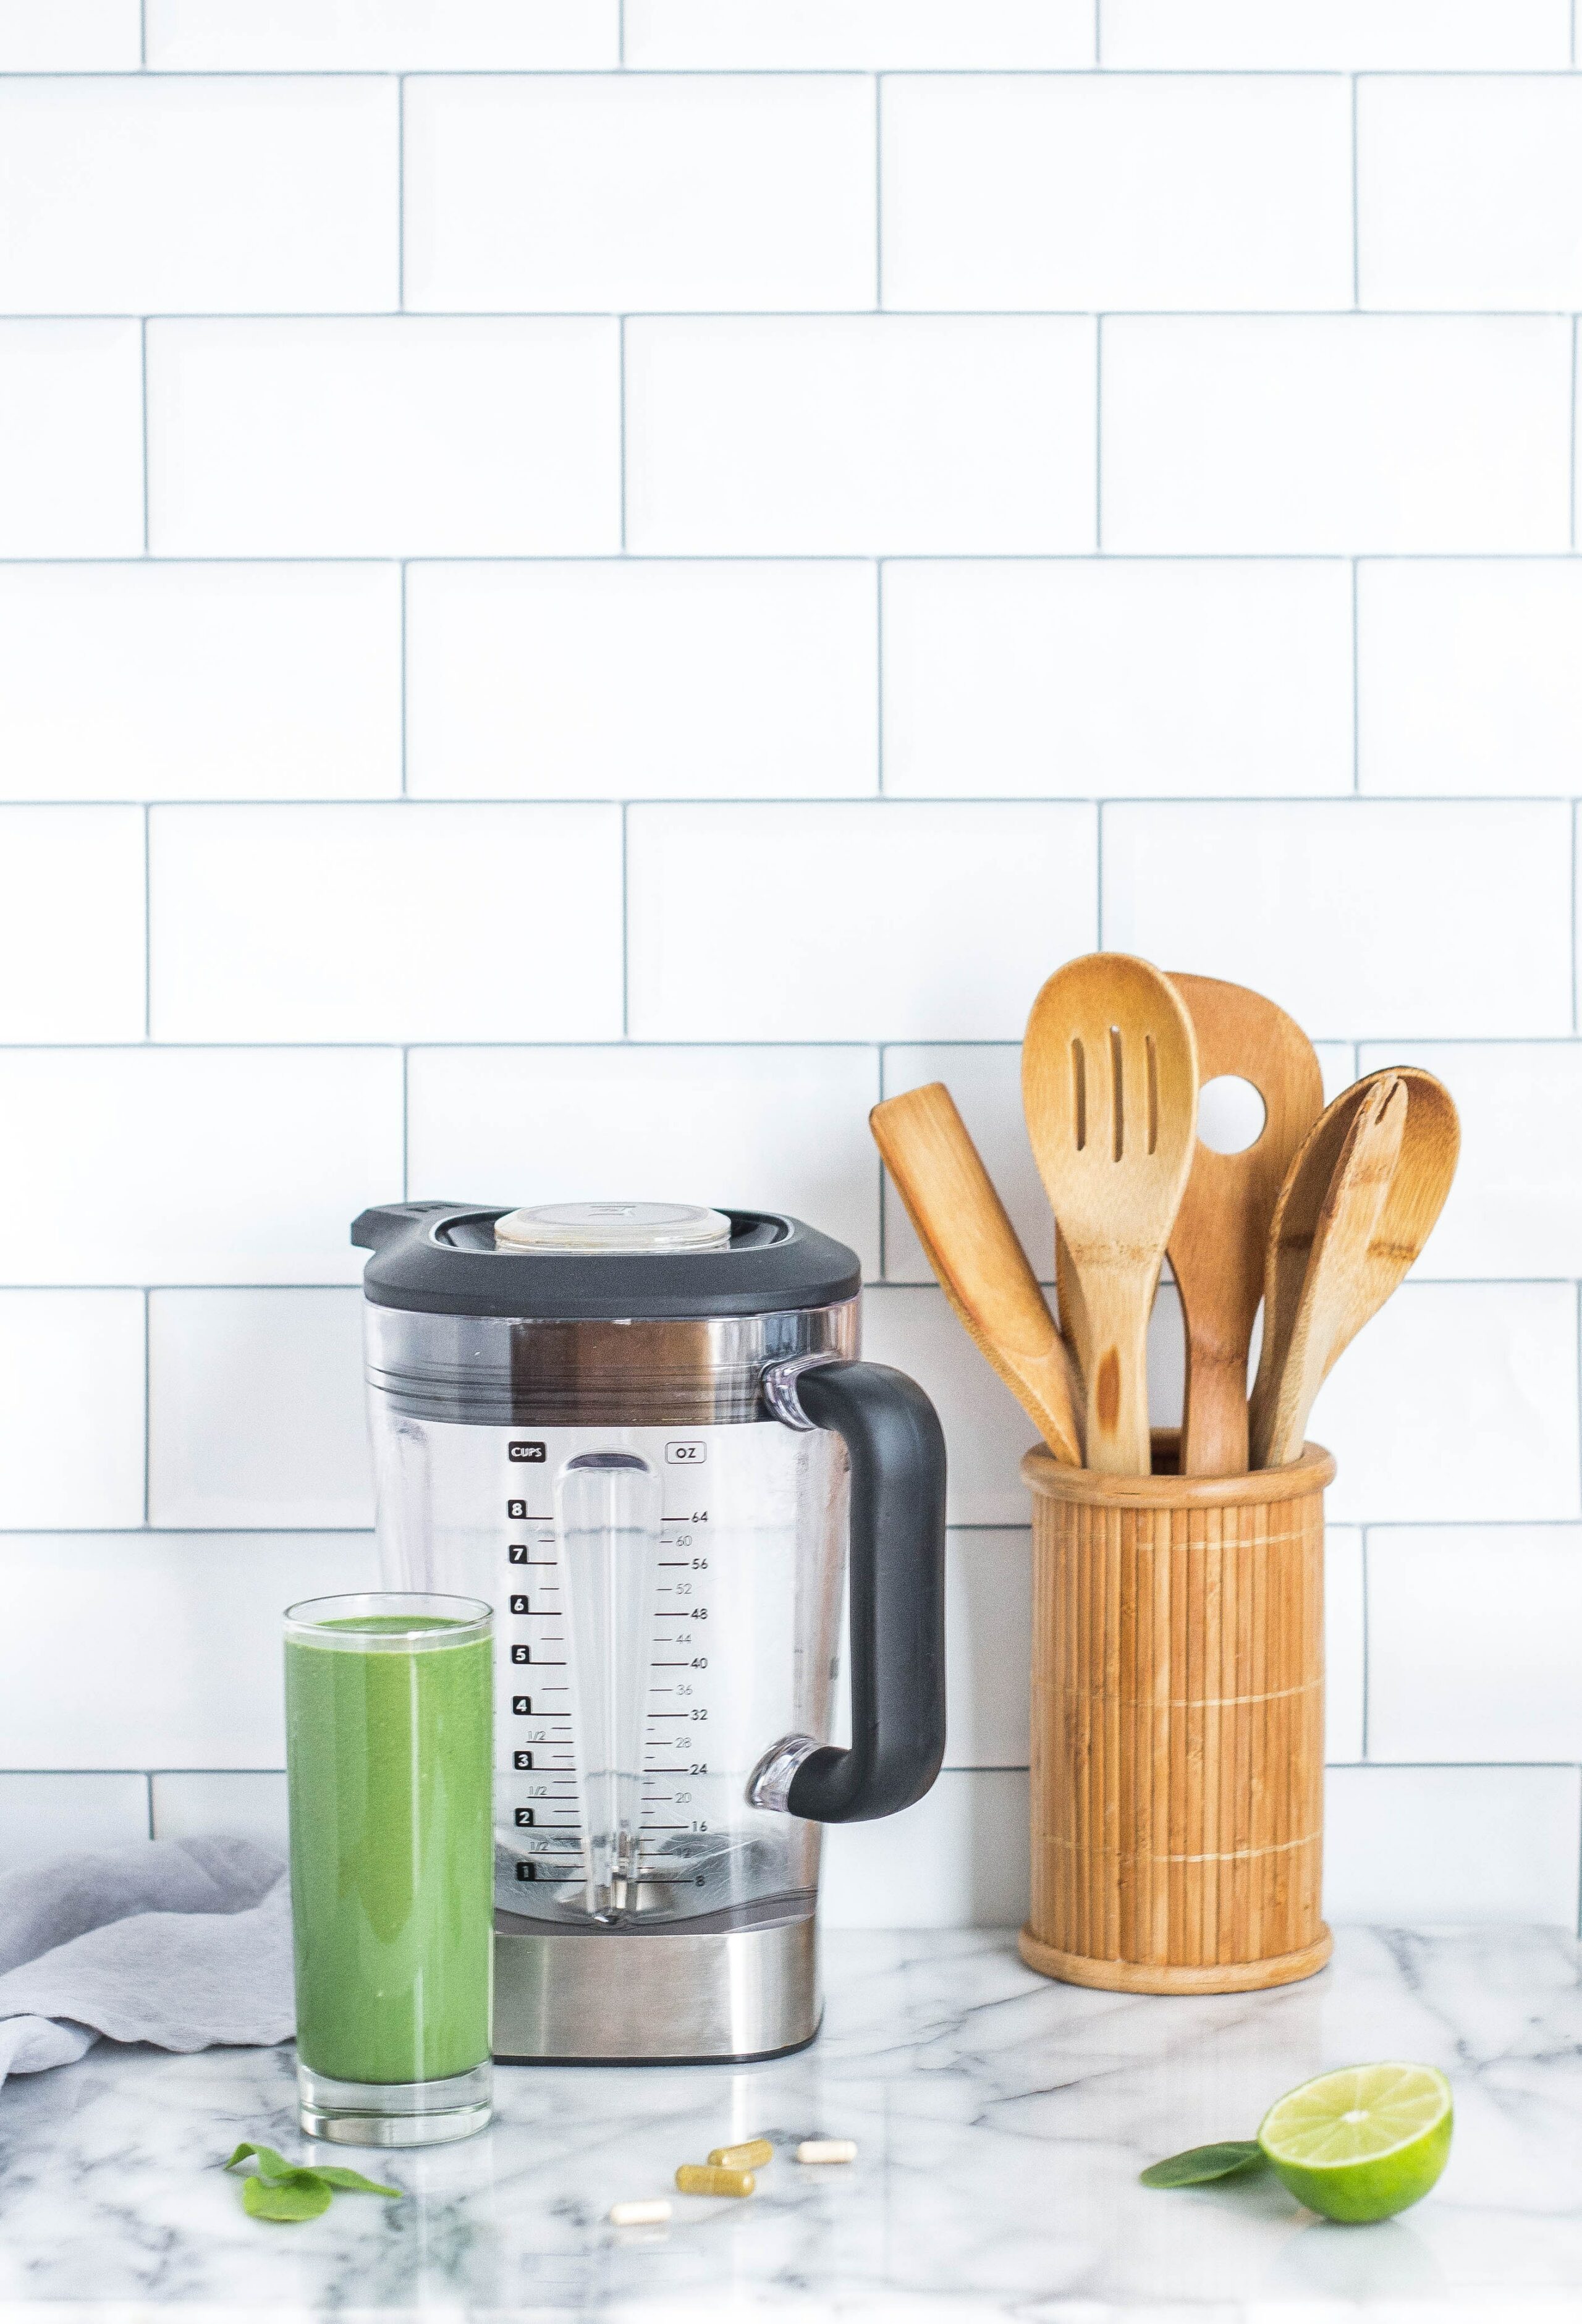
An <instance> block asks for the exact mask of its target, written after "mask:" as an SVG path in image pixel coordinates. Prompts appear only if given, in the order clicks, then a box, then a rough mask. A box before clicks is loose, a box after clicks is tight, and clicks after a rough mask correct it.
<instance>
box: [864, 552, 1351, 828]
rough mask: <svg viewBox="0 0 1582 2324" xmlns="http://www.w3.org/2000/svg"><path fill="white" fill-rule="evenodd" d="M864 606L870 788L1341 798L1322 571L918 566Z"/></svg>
mask: <svg viewBox="0 0 1582 2324" xmlns="http://www.w3.org/2000/svg"><path fill="white" fill-rule="evenodd" d="M882 600H883V608H884V788H885V789H886V791H887V792H891V793H895V794H900V795H904V794H908V793H910V794H912V795H914V796H915V795H927V796H931V797H935V798H972V797H976V796H977V795H979V794H981V793H984V792H989V793H991V794H998V795H1000V796H1002V797H1009V796H1015V797H1033V798H1048V797H1050V795H1051V794H1055V793H1059V792H1067V793H1076V794H1079V795H1082V796H1086V797H1092V796H1094V795H1098V796H1101V797H1107V798H1113V797H1115V796H1124V795H1125V794H1128V793H1131V794H1134V795H1138V796H1141V797H1144V798H1169V797H1172V796H1174V797H1186V798H1190V797H1192V796H1194V795H1197V796H1201V795H1202V794H1203V793H1205V792H1208V793H1210V794H1212V795H1214V796H1216V797H1224V796H1226V795H1234V794H1238V793H1240V794H1245V795H1246V796H1248V797H1254V798H1257V797H1270V798H1272V797H1276V796H1279V795H1281V794H1285V795H1289V794H1290V793H1291V792H1293V791H1294V792H1298V793H1302V792H1306V793H1309V794H1311V793H1314V792H1324V791H1349V790H1350V789H1351V788H1352V686H1351V663H1352V605H1351V576H1350V572H1349V570H1348V568H1347V567H1346V566H1345V565H1343V564H1341V563H1339V562H1323V563H1319V562H1313V563H1310V564H1309V563H1302V562H1296V561H1289V562H1288V561H1284V560H1280V561H1270V562H1262V561H1257V560H1254V559H1248V560H1246V561H1240V560H1227V559H1215V560H1208V559H1205V560H1203V561H1201V562H1193V561H1188V560H1180V559H1174V558H1170V559H1161V560H1158V561H1154V560H1151V559H1147V558H1138V559H1129V558H1115V559H1112V558H1082V559H1069V560H1066V559H1062V560H1060V561H1058V562H1057V561H1052V560H1051V561H1049V562H1042V561H1037V560H1032V559H1028V558H1018V559H1015V560H1007V561H1004V562H999V561H996V560H993V559H986V558H985V559H975V560H973V561H971V562H955V561H947V560H945V559H931V558H919V559H916V560H904V561H901V562H898V563H895V564H891V565H887V566H886V567H884V580H883V591H882ZM1140 672H1145V673H1146V682H1145V683H1141V684H1140V683H1138V677H1139V673H1140Z"/></svg>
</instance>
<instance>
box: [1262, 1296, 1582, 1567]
mask: <svg viewBox="0 0 1582 2324" xmlns="http://www.w3.org/2000/svg"><path fill="white" fill-rule="evenodd" d="M1381 1416H1387V1420H1382V1417H1381ZM1308 1434H1309V1436H1310V1437H1311V1438H1312V1439H1313V1440H1314V1442H1315V1443H1320V1444H1327V1445H1328V1447H1329V1449H1330V1451H1331V1452H1333V1453H1334V1455H1335V1457H1336V1460H1337V1462H1338V1463H1339V1473H1338V1475H1337V1478H1336V1480H1335V1482H1334V1484H1333V1485H1331V1487H1330V1488H1329V1513H1330V1515H1331V1517H1335V1518H1337V1519H1338V1520H1340V1521H1342V1522H1345V1523H1350V1524H1354V1525H1384V1524H1392V1523H1393V1524H1398V1525H1399V1524H1408V1523H1411V1522H1413V1521H1419V1522H1423V1523H1434V1522H1443V1523H1448V1524H1461V1525H1499V1524H1502V1523H1505V1524H1511V1523H1520V1522H1522V1521H1523V1520H1535V1519H1549V1518H1555V1517H1577V1516H1578V1515H1579V1514H1582V1501H1579V1499H1578V1461H1579V1450H1578V1444H1577V1291H1576V1287H1575V1286H1574V1285H1572V1284H1568V1283H1413V1282H1407V1283H1405V1284H1403V1285H1402V1288H1401V1289H1400V1290H1399V1291H1398V1292H1397V1293H1396V1294H1395V1296H1394V1297H1393V1298H1392V1300H1391V1301H1390V1303H1389V1305H1387V1306H1385V1307H1383V1308H1382V1309H1381V1310H1380V1312H1379V1314H1377V1315H1375V1316H1374V1320H1373V1321H1372V1323H1369V1324H1368V1326H1367V1328H1366V1330H1365V1331H1364V1332H1362V1333H1359V1335H1358V1336H1357V1338H1356V1339H1355V1341H1354V1342H1352V1344H1351V1346H1350V1347H1349V1348H1347V1349H1346V1352H1345V1353H1344V1354H1343V1355H1342V1356H1341V1358H1340V1360H1339V1361H1338V1362H1337V1365H1336V1367H1335V1369H1334V1370H1333V1371H1332V1372H1331V1373H1330V1375H1329V1377H1328V1379H1327V1380H1326V1381H1325V1383H1324V1386H1323V1387H1322V1388H1320V1389H1319V1391H1318V1399H1317V1401H1316V1402H1315V1404H1314V1406H1313V1414H1312V1418H1311V1420H1310V1422H1309V1426H1308Z"/></svg>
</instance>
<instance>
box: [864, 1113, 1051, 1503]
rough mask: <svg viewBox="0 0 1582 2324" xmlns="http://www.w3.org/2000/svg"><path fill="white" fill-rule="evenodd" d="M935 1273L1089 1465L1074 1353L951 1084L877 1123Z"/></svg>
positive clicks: (1022, 1390)
mask: <svg viewBox="0 0 1582 2324" xmlns="http://www.w3.org/2000/svg"><path fill="white" fill-rule="evenodd" d="M868 1124H869V1127H870V1128H871V1130H873V1133H874V1143H875V1144H876V1145H877V1147H878V1148H879V1151H880V1153H881V1154H882V1155H883V1156H884V1165H885V1167H886V1169H887V1170H888V1171H889V1173H890V1176H891V1177H892V1178H893V1180H894V1182H895V1185H896V1188H897V1190H898V1192H899V1194H900V1195H901V1199H902V1202H903V1203H905V1204H906V1210H907V1216H908V1217H909V1218H910V1219H911V1222H912V1225H913V1226H914V1227H915V1228H916V1229H917V1236H918V1240H919V1241H920V1242H921V1245H922V1247H923V1250H924V1251H925V1252H926V1253H927V1255H928V1260H929V1264H930V1267H931V1268H933V1270H934V1273H935V1274H936V1275H937V1276H938V1277H939V1286H940V1288H941V1290H942V1291H943V1292H944V1294H945V1296H946V1297H947V1299H948V1300H949V1302H950V1305H951V1306H952V1307H953V1308H954V1309H955V1310H956V1314H957V1315H958V1318H959V1320H960V1321H961V1323H963V1324H965V1326H966V1328H967V1332H968V1333H969V1334H970V1335H971V1337H972V1338H973V1339H974V1340H975V1341H976V1342H977V1345H978V1347H979V1348H980V1349H981V1350H982V1351H983V1353H984V1354H985V1356H986V1357H987V1358H988V1360H989V1361H990V1363H991V1364H993V1366H994V1368H995V1370H996V1371H997V1372H998V1373H999V1375H1000V1378H1001V1379H1003V1380H1004V1383H1005V1385H1006V1387H1007V1388H1009V1389H1010V1390H1011V1392H1012V1394H1013V1396H1014V1397H1017V1399H1018V1400H1019V1401H1020V1403H1021V1405H1022V1410H1023V1411H1024V1412H1025V1413H1026V1414H1027V1416H1028V1417H1029V1418H1030V1419H1031V1420H1032V1423H1033V1425H1034V1426H1035V1427H1036V1428H1037V1430H1038V1432H1039V1434H1040V1435H1041V1437H1042V1438H1043V1440H1044V1443H1046V1444H1047V1445H1048V1446H1049V1448H1050V1452H1052V1453H1053V1454H1054V1456H1055V1458H1056V1459H1057V1460H1058V1461H1067V1462H1071V1463H1072V1464H1073V1465H1074V1466H1076V1467H1077V1468H1080V1467H1081V1465H1082V1447H1081V1439H1080V1437H1079V1434H1078V1424H1077V1409H1076V1405H1075V1403H1074V1401H1073V1397H1072V1393H1071V1379H1070V1373H1069V1366H1068V1359H1067V1355H1066V1351H1065V1349H1064V1347H1063V1346H1062V1344H1061V1342H1060V1339H1059V1333H1057V1332H1056V1330H1055V1322H1054V1317H1053V1316H1052V1315H1051V1314H1050V1311H1049V1306H1048V1304H1047V1303H1046V1301H1045V1299H1044V1296H1043V1293H1042V1292H1041V1290H1040V1289H1039V1286H1038V1281H1037V1278H1036V1277H1035V1276H1034V1275H1033V1272H1032V1268H1031V1267H1030V1266H1029V1265H1028V1263H1027V1255H1026V1253H1025V1252H1024V1251H1023V1250H1022V1245H1021V1243H1020V1241H1019V1240H1017V1235H1016V1230H1015V1228H1014V1227H1013V1225H1012V1223H1011V1222H1010V1219H1009V1218H1008V1217H1007V1216H1006V1213H1005V1207H1004V1203H1002V1202H1001V1200H1000V1197H999V1195H998V1194H996V1193H995V1185H994V1181H993V1180H992V1179H991V1178H990V1176H989V1174H988V1172H987V1171H986V1170H985V1168H984V1166H983V1163H982V1161H981V1160H980V1159H979V1157H978V1152H977V1148H976V1146H974V1144H973V1142H972V1139H971V1138H970V1137H969V1136H968V1134H967V1125H966V1123H965V1122H964V1121H963V1120H962V1119H961V1116H960V1115H959V1113H958V1111H956V1105H955V1102H954V1100H953V1099H952V1098H951V1095H950V1093H949V1091H948V1089H947V1088H946V1087H945V1084H944V1083H943V1082H930V1083H928V1084H925V1086H924V1087H923V1088H921V1089H914V1090H907V1091H906V1092H904V1093H903V1094H902V1096H900V1097H891V1098H886V1099H885V1100H884V1103H883V1104H882V1105H876V1106H875V1107H874V1110H873V1111H872V1113H870V1114H869V1116H868Z"/></svg>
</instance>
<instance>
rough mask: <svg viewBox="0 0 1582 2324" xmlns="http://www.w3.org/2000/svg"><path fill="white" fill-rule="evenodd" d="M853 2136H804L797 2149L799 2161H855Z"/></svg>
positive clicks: (855, 2144)
mask: <svg viewBox="0 0 1582 2324" xmlns="http://www.w3.org/2000/svg"><path fill="white" fill-rule="evenodd" d="M856 2159H857V2143H856V2139H855V2138H804V2139H803V2141H802V2143H801V2144H800V2146H799V2147H798V2149H797V2161H798V2162H799V2163H855V2162H856Z"/></svg>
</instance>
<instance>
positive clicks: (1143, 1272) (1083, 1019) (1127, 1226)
mask: <svg viewBox="0 0 1582 2324" xmlns="http://www.w3.org/2000/svg"><path fill="white" fill-rule="evenodd" d="M1022 1104H1023V1106H1024V1108H1025V1110H1026V1113H1027V1128H1028V1135H1029V1137H1030V1138H1031V1139H1032V1151H1033V1157H1034V1159H1035V1160H1036V1161H1037V1164H1038V1167H1039V1173H1040V1175H1041V1177H1042V1179H1043V1183H1044V1191H1045V1192H1046V1194H1048V1195H1049V1198H1050V1205H1051V1207H1052V1209H1053V1211H1054V1213H1055V1216H1056V1218H1057V1219H1058V1220H1059V1228H1060V1238H1061V1243H1062V1247H1063V1249H1064V1251H1065V1254H1066V1257H1067V1259H1069V1264H1070V1266H1071V1268H1072V1270H1073V1272H1074V1274H1075V1276H1076V1279H1077V1287H1078V1293H1079V1296H1080V1306H1081V1317H1082V1327H1081V1328H1082V1331H1083V1333H1084V1336H1085V1337H1086V1340H1087V1358H1088V1361H1087V1377H1086V1381H1085V1388H1086V1396H1087V1412H1086V1416H1085V1425H1084V1430H1083V1443H1084V1445H1085V1448H1086V1450H1087V1465H1088V1467H1089V1468H1090V1469H1098V1470H1103V1471H1107V1472H1108V1473H1109V1474H1111V1475H1124V1476H1125V1475H1129V1476H1142V1477H1145V1476H1147V1474H1148V1473H1149V1471H1150V1468H1151V1466H1152V1460H1151V1452H1150V1446H1149V1440H1148V1315H1149V1310H1150V1309H1151V1308H1152V1305H1153V1295H1154V1291H1155V1288H1156V1287H1157V1286H1158V1282H1159V1270H1160V1268H1161V1265H1162V1264H1163V1260H1164V1247H1165V1241H1166V1238H1167V1237H1168V1235H1169V1233H1170V1226H1171V1223H1172V1222H1173V1221H1174V1218H1175V1214H1176V1208H1177V1205H1178V1204H1179V1203H1180V1199H1181V1189H1182V1187H1183V1186H1184V1185H1185V1184H1186V1180H1187V1173H1188V1171H1189V1169H1190V1167H1191V1163H1192V1147H1193V1143H1194V1139H1195V1137H1196V1132H1197V1121H1198V1045H1197V1042H1196V1039H1195V1038H1194V1036H1193V1032H1192V1020H1191V1019H1190V1018H1189V1016H1188V1014H1187V1011H1186V1010H1185V1008H1184V1007H1183V1006H1182V1004H1181V1001H1180V998H1179V996H1178V995H1177V993H1176V991H1175V989H1174V987H1173V986H1172V985H1171V984H1170V982H1169V981H1168V980H1167V979H1166V978H1165V977H1162V976H1161V974H1160V973H1159V971H1158V970H1157V969H1156V968H1151V967H1150V966H1149V964H1148V963H1147V962H1146V961H1145V960H1135V959H1133V957H1132V956H1131V955H1130V954H1127V953H1115V952H1109V953H1106V952H1096V953H1089V954H1087V956H1086V957H1085V958H1083V959H1081V960H1073V961H1069V962H1068V963H1067V964H1066V966H1065V967H1064V968H1059V969H1057V970H1056V971H1055V973H1054V974H1053V976H1051V977H1050V980H1049V982H1047V984H1045V986H1044V988H1043V990H1042V991H1041V992H1040V994H1039V996H1038V998H1037V1000H1036V1001H1034V1002H1033V1004H1032V1015H1031V1016H1030V1017H1029V1019H1028V1020H1027V1033H1026V1037H1025V1038H1024V1039H1023V1042H1022Z"/></svg>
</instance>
